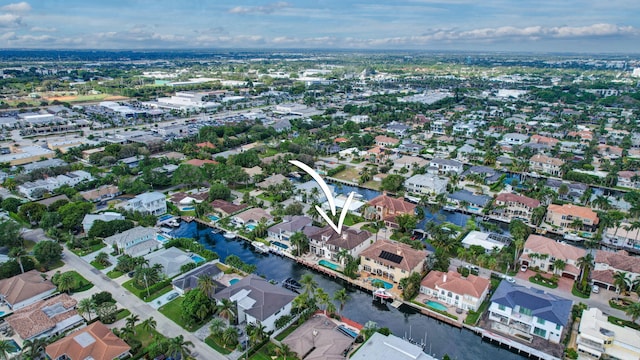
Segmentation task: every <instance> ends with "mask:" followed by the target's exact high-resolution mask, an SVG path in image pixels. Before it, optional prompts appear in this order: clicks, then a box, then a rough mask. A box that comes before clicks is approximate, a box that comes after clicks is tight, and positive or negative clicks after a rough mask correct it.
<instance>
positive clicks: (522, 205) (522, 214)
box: [492, 193, 540, 223]
mask: <svg viewBox="0 0 640 360" xmlns="http://www.w3.org/2000/svg"><path fill="white" fill-rule="evenodd" d="M539 206H540V201H538V200H536V199H532V198H530V197H528V196H524V195H516V194H512V193H501V194H498V196H496V198H495V201H494V208H493V210H492V213H493V214H494V215H497V216H500V217H501V218H503V219H507V220H513V219H519V220H522V221H524V222H526V223H531V215H533V210H534V209H536V208H538V207H539Z"/></svg>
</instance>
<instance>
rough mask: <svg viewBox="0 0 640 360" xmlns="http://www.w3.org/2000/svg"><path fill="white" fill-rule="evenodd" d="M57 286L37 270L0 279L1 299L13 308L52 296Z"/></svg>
mask: <svg viewBox="0 0 640 360" xmlns="http://www.w3.org/2000/svg"><path fill="white" fill-rule="evenodd" d="M55 291H56V286H55V285H53V284H52V283H51V281H49V280H45V279H44V278H43V277H42V276H40V273H39V272H38V271H36V270H31V271H27V272H26V273H24V274H18V275H16V276H13V277H10V278H8V279H2V280H0V300H2V301H3V302H5V303H6V304H7V306H9V308H10V309H12V310H17V309H20V308H23V307H25V306H28V305H31V304H33V303H35V302H38V301H40V300H42V299H44V298H47V297H49V296H51V294H53V293H54V292H55Z"/></svg>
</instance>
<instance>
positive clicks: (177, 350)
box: [167, 335, 193, 359]
mask: <svg viewBox="0 0 640 360" xmlns="http://www.w3.org/2000/svg"><path fill="white" fill-rule="evenodd" d="M192 347H193V343H192V342H191V341H189V340H186V341H185V340H184V336H182V335H178V336H176V337H174V338H171V339H169V344H168V349H167V350H168V351H167V354H168V355H169V356H171V357H173V358H176V357H178V355H179V356H180V358H181V359H186V358H187V356H189V355H191V350H190V349H189V348H192Z"/></svg>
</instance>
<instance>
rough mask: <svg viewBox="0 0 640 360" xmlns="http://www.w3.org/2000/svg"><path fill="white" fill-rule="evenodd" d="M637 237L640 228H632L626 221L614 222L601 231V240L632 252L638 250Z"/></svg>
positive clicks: (639, 249) (639, 245)
mask: <svg viewBox="0 0 640 360" xmlns="http://www.w3.org/2000/svg"><path fill="white" fill-rule="evenodd" d="M639 239H640V228H634V227H633V226H632V225H631V223H630V222H628V221H623V222H620V223H617V224H614V225H612V226H611V227H609V228H607V229H605V230H604V231H603V232H602V241H603V242H605V243H608V244H611V245H613V246H614V247H619V248H624V249H627V250H629V251H631V252H634V253H637V252H640V240H639Z"/></svg>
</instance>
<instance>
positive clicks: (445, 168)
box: [427, 158, 464, 175]
mask: <svg viewBox="0 0 640 360" xmlns="http://www.w3.org/2000/svg"><path fill="white" fill-rule="evenodd" d="M463 170H464V168H463V167H462V163H461V162H459V161H456V160H451V159H438V158H436V159H432V160H431V161H430V162H429V168H428V169H427V172H429V173H430V174H436V175H437V174H449V173H456V174H462V171H463Z"/></svg>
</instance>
